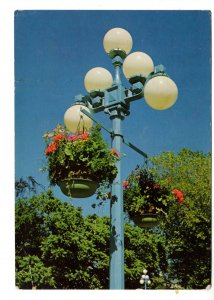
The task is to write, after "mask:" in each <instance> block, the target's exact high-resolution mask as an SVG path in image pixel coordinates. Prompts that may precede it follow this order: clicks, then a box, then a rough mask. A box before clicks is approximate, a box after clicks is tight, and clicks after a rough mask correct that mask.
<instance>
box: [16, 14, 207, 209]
mask: <svg viewBox="0 0 214 300" xmlns="http://www.w3.org/2000/svg"><path fill="white" fill-rule="evenodd" d="M14 18H15V130H16V143H15V153H16V179H19V178H20V177H23V178H25V177H27V176H33V177H34V178H35V179H36V180H37V181H38V182H39V183H41V184H43V185H44V186H46V187H47V186H48V185H49V182H48V178H47V174H46V173H42V172H41V171H40V168H42V167H43V166H44V163H45V156H44V146H45V145H44V142H43V140H42V135H43V134H44V133H45V132H46V131H47V130H52V129H53V128H54V127H55V126H56V124H57V123H63V116H64V112H65V111H66V109H67V108H68V107H69V106H70V105H71V104H72V103H73V100H74V97H75V95H78V94H86V91H85V88H84V84H83V81H84V76H85V74H86V73H87V71H88V70H89V69H91V68H93V67H98V66H100V67H104V68H106V69H108V70H109V71H110V72H112V74H113V73H114V70H113V67H112V65H111V60H110V59H109V58H108V56H107V55H106V53H105V51H104V48H103V37H104V35H105V33H106V32H107V31H108V30H109V29H111V28H114V27H122V28H124V29H126V30H128V31H129V32H130V34H131V35H132V38H133V48H132V52H134V51H142V52H146V53H147V54H149V55H150V56H151V57H152V59H153V61H154V64H155V65H158V64H163V65H164V66H165V67H166V70H167V73H168V74H169V75H170V77H171V78H172V79H173V80H174V81H175V82H176V84H177V86H178V90H179V96H178V99H177V102H176V104H175V105H174V106H173V107H172V108H170V109H168V110H166V111H156V110H153V109H152V108H150V107H149V106H148V105H147V104H146V103H145V102H144V100H138V101H136V102H134V103H131V114H130V116H128V117H127V118H126V119H125V121H124V122H123V131H124V135H125V138H126V139H127V140H128V141H130V142H132V143H133V144H135V145H136V146H138V147H139V148H141V149H142V150H143V151H144V152H146V153H147V154H148V155H149V156H153V155H157V154H159V153H161V152H162V151H168V150H169V151H175V152H177V151H179V150H180V149H182V148H190V149H192V150H194V151H198V150H199V151H204V152H208V151H211V124H210V123H211V15H210V12H209V11H182V10H179V11H140V10H137V11H110V10H109V11H98V10H97V11H78V10H74V11H69V10H67V11H57V10H55V11H54V10H52V11H36V10H34V11H33V10H32V11H17V12H16V13H15V16H14ZM123 83H124V85H125V86H127V87H128V86H129V83H128V82H127V81H126V80H125V79H124V80H123ZM96 118H97V119H98V120H99V121H100V122H102V124H104V125H105V126H106V127H108V128H110V127H111V122H110V121H109V120H108V116H107V115H105V114H104V113H102V112H101V113H98V114H96ZM104 136H105V137H106V139H107V141H109V142H110V139H109V137H108V136H107V135H106V134H105V133H104ZM123 152H124V153H125V154H126V157H124V158H123V170H122V172H123V177H124V179H125V178H126V176H127V175H128V174H129V173H130V171H131V170H132V169H133V168H134V167H135V166H136V164H141V163H143V159H142V157H141V156H140V155H139V154H137V153H136V152H134V151H133V150H132V149H129V148H128V147H127V146H125V145H124V147H123ZM54 192H55V194H56V196H57V197H59V198H61V199H63V200H67V198H66V197H65V196H63V194H62V193H61V192H60V190H59V188H58V187H56V188H54ZM93 200H94V197H91V198H90V199H82V200H74V204H75V206H82V208H83V211H84V214H87V213H95V212H96V213H98V214H100V215H102V214H108V210H109V205H108V203H107V204H106V205H104V206H103V207H101V208H99V210H94V209H92V208H91V207H90V205H91V203H92V201H93Z"/></svg>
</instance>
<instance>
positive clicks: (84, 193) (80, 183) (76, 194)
mask: <svg viewBox="0 0 214 300" xmlns="http://www.w3.org/2000/svg"><path fill="white" fill-rule="evenodd" d="M58 186H59V187H60V189H61V191H62V192H63V194H65V195H66V196H68V197H72V198H86V197H90V196H92V195H93V194H94V193H95V192H96V190H97V188H98V187H99V183H98V182H96V181H93V180H90V179H81V178H73V179H71V180H63V181H61V182H58Z"/></svg>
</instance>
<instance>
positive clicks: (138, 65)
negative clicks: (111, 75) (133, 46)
mask: <svg viewBox="0 0 214 300" xmlns="http://www.w3.org/2000/svg"><path fill="white" fill-rule="evenodd" d="M153 70H154V63H153V61H152V59H151V57H150V56H149V55H148V54H146V53H144V52H133V53H131V54H129V55H128V56H127V57H126V59H125V60H124V63H123V73H124V75H125V77H126V78H127V79H129V78H132V77H134V76H142V77H147V76H148V75H149V74H150V73H151V72H152V71H153Z"/></svg>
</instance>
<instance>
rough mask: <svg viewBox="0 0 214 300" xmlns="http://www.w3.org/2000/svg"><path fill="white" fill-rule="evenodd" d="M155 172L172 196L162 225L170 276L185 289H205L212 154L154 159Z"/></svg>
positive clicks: (208, 269) (190, 153)
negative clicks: (179, 197) (175, 192)
mask: <svg viewBox="0 0 214 300" xmlns="http://www.w3.org/2000/svg"><path fill="white" fill-rule="evenodd" d="M152 162H153V167H152V172H153V173H154V174H155V176H156V178H157V180H158V181H159V183H160V184H161V185H162V186H165V187H166V188H167V189H168V190H169V191H173V190H174V189H176V190H178V191H181V192H182V194H183V198H184V201H182V202H180V203H179V202H178V201H176V200H177V199H176V197H175V196H174V195H173V194H172V193H171V194H170V196H169V197H173V198H174V199H175V201H172V205H171V208H170V210H169V213H168V216H167V218H166V219H165V221H164V222H163V223H162V230H163V232H164V233H165V235H166V242H167V244H166V246H167V253H168V260H169V263H170V269H169V273H168V276H169V277H170V278H171V280H172V279H175V280H177V282H178V283H179V284H180V285H181V286H182V287H183V288H186V289H194V288H205V287H206V286H207V285H208V284H210V282H211V155H210V153H208V154H204V153H202V152H193V151H191V150H188V149H183V150H181V151H180V152H179V153H177V154H175V153H172V152H164V153H162V154H161V155H159V156H156V157H153V158H152ZM178 208H179V209H178Z"/></svg>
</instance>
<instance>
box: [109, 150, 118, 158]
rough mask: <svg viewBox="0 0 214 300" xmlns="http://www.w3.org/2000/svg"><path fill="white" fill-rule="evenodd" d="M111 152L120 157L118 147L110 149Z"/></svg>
mask: <svg viewBox="0 0 214 300" xmlns="http://www.w3.org/2000/svg"><path fill="white" fill-rule="evenodd" d="M110 152H111V153H112V154H114V155H115V156H117V157H120V153H119V152H118V151H117V150H116V149H110Z"/></svg>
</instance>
